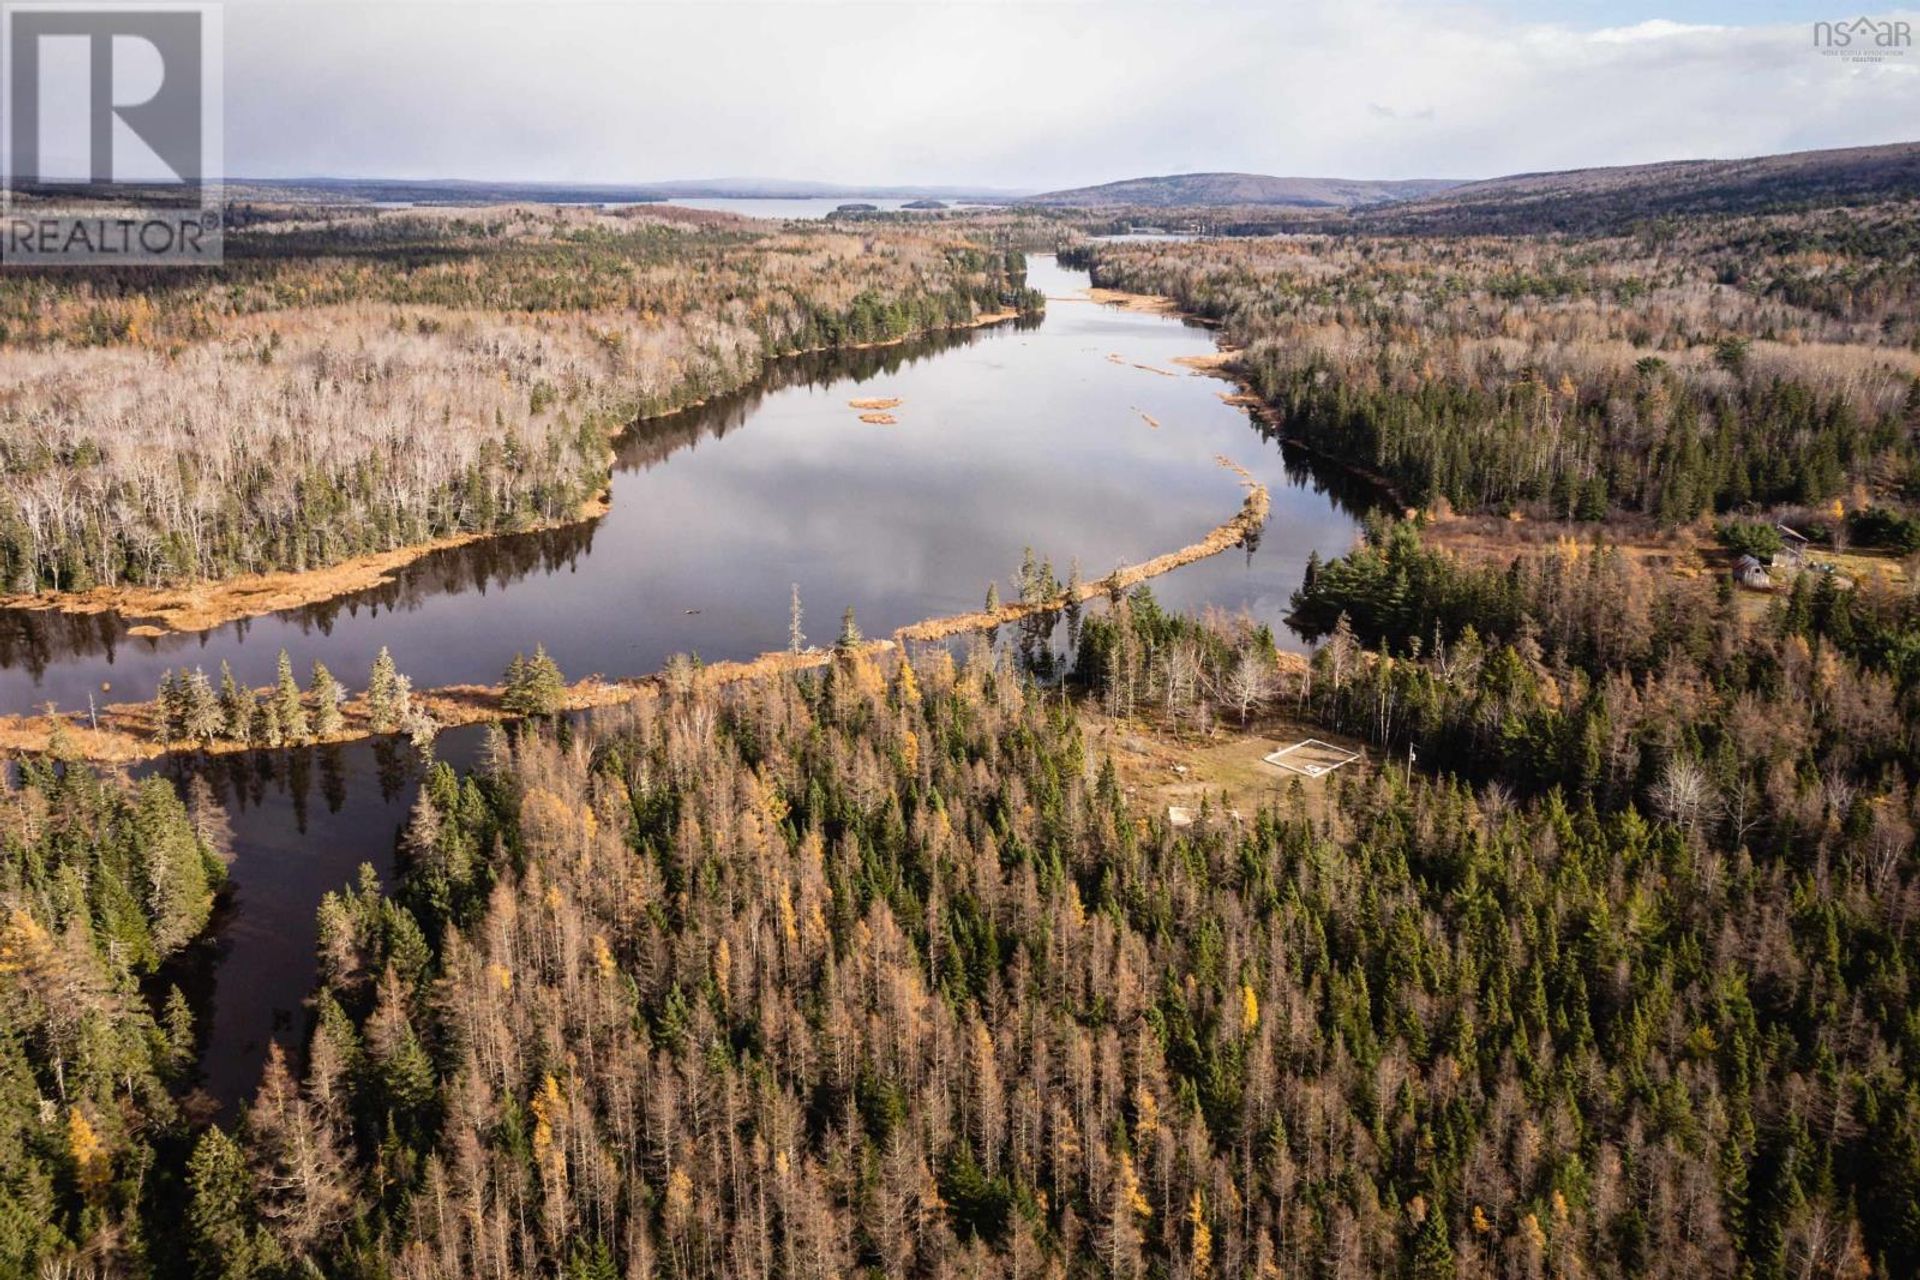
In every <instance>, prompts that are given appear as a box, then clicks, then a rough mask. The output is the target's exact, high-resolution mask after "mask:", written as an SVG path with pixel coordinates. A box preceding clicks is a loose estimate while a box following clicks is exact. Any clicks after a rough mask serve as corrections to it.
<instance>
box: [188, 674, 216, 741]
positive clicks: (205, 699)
mask: <svg viewBox="0 0 1920 1280" xmlns="http://www.w3.org/2000/svg"><path fill="white" fill-rule="evenodd" d="M180 687H181V694H180V700H181V712H180V728H181V731H182V734H183V736H185V737H186V738H187V739H188V740H189V741H192V742H212V741H213V740H214V739H215V738H217V737H219V736H220V734H221V733H222V732H223V731H224V730H225V729H226V727H227V717H226V715H225V713H223V712H222V711H221V709H220V699H219V697H218V696H217V695H216V694H215V693H214V691H213V685H212V684H210V683H208V681H207V673H206V672H204V671H202V670H201V669H200V668H199V667H195V668H194V669H193V673H192V674H191V675H189V676H187V677H186V679H185V680H183V681H181V682H180Z"/></svg>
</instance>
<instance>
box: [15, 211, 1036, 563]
mask: <svg viewBox="0 0 1920 1280" xmlns="http://www.w3.org/2000/svg"><path fill="white" fill-rule="evenodd" d="M1038 306H1039V298H1038V296H1037V295H1036V294H1034V293H1033V292H1032V291H1031V290H1028V289H1027V288H1026V286H1025V275H1024V264H1023V261H1022V259H1021V257H1020V255H1019V253H1018V252H1016V251H1013V250H1009V249H1002V248H999V247H996V246H995V243H994V237H993V236H992V235H991V234H985V235H981V236H980V237H979V238H978V239H977V240H976V239H974V238H970V236H969V233H968V231H967V230H965V229H958V228H949V227H936V228H924V227H921V228H916V227H911V226H905V225H893V226H879V227H874V228H870V229H863V230H862V232H861V233H860V234H857V235H856V234H853V233H849V232H840V231H832V230H826V231H806V232H801V231H784V230H780V229H777V228H776V227H770V226H769V225H768V224H756V223H748V222H744V221H741V220H736V219H718V220H698V219H696V220H691V221H689V220H676V219H673V218H669V217H664V216H659V215H654V214H650V213H648V212H647V211H645V210H644V209H642V210H638V211H629V212H616V213H602V212H599V211H593V210H584V209H544V210H543V209H535V208H509V209H495V210H438V211H435V210H422V211H366V212H361V213H351V212H349V213H340V212H329V211H324V210H288V211H281V216H275V217H268V216H264V215H263V216H260V217H258V218H257V219H254V220H252V221H249V222H247V223H246V225H244V226H242V227H241V228H239V229H237V230H236V231H235V232H234V233H232V235H231V236H230V238H229V243H228V250H227V261H226V262H225V264H224V265H223V266H221V267H219V268H217V269H210V270H207V271H195V272H186V273H181V272H162V271H158V270H151V269H149V270H144V271H142V270H125V271H113V272H100V271H90V272H86V273H84V278H82V277H81V276H75V275H71V274H66V275H62V274H58V273H32V272H9V273H8V274H7V277H6V278H5V280H0V352H4V353H5V359H4V362H0V591H8V592H15V593H28V592H39V591H46V590H68V591H77V590H85V589H87V588H90V587H95V586H118V585H130V586H153V585H159V584H180V583H193V582H200V581H206V580H211V579H218V578H224V577H229V576H232V575H235V574H239V573H244V572H252V571H261V570H272V569H292V570H300V569H309V568H316V567H321V566H325V565H330V564H333V563H336V562H338V561H341V560H343V559H348V558H351V557H353V556H356V555H361V554H365V553H369V552H377V551H385V550H391V549H394V548H397V547H402V546H410V545H416V544H420V543H424V542H428V541H431V540H434V539H437V538H440V537H443V536H447V535H456V534H466V533H493V532H504V531H509V530H514V529H521V528H526V527H530V526H534V525H539V524H547V523H552V522H554V521H557V520H564V519H570V518H573V517H574V516H575V515H576V514H577V513H579V512H580V511H581V509H582V507H583V504H585V503H587V502H588V501H589V500H590V499H592V498H594V497H595V496H597V495H598V494H600V493H601V492H602V490H603V489H604V487H605V484H606V481H607V477H608V463H609V456H610V448H609V441H610V438H611V436H612V434H613V433H614V432H616V431H617V430H618V429H619V428H620V427H622V426H624V425H626V424H627V423H628V422H629V421H631V420H632V419H633V417H635V416H636V415H641V414H652V413H658V412H662V411H664V410H666V409H669V408H672V407H675V406H678V405H682V404H686V403H690V402H692V401H695V400H699V399H702V398H704V397H707V396H709V395H712V394H715V393H716V392H720V391H724V390H731V389H733V388H736V387H739V386H741V385H742V384H744V383H745V382H747V381H749V380H751V379H752V377H753V376H754V375H755V374H756V373H758V371H759V370H760V369H761V367H762V365H763V364H764V362H765V361H766V360H767V359H768V358H770V357H771V356H774V355H777V354H780V353H784V352H792V351H801V350H810V349H814V348H820V347H831V346H839V345H844V344H850V343H865V342H878V341H887V340H892V339H897V338H900V337H903V336H905V335H907V334H910V333H914V332H920V331H926V330H934V329H941V328H947V327H951V326H955V325H963V324H967V323H969V322H971V321H973V320H974V319H975V317H977V316H979V315H981V314H983V313H990V312H999V311H1005V310H1009V309H1022V310H1031V309H1037V307H1038Z"/></svg>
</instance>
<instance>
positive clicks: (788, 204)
mask: <svg viewBox="0 0 1920 1280" xmlns="http://www.w3.org/2000/svg"><path fill="white" fill-rule="evenodd" d="M912 199H913V198H912V197H909V198H905V199H902V198H897V197H890V196H834V197H832V198H831V199H827V198H817V197H809V198H804V199H790V200H789V199H774V198H768V199H752V200H743V199H736V198H733V197H715V198H713V199H701V198H698V197H690V198H687V199H681V198H679V197H675V198H674V199H671V200H667V201H664V202H663V203H666V204H670V205H674V206H677V207H678V208H681V209H707V210H711V211H713V212H715V213H737V214H740V215H742V216H743V217H748V218H800V219H808V220H817V219H820V218H824V217H826V216H827V215H828V214H830V213H832V212H833V211H834V210H835V209H838V208H839V207H840V206H841V205H843V204H870V205H872V206H873V207H874V208H875V209H876V210H878V211H879V212H881V213H897V212H899V211H900V210H902V209H905V208H906V206H907V205H908V204H910V203H911V202H912ZM940 203H941V204H944V205H946V206H948V207H949V208H953V209H959V208H962V207H965V208H968V209H985V208H994V207H996V206H993V205H986V204H976V203H974V202H973V201H966V202H964V203H963V202H960V201H955V200H944V199H943V200H941V201H940ZM910 212H915V213H917V212H920V211H919V210H911V211H910ZM928 212H938V210H929V211H928Z"/></svg>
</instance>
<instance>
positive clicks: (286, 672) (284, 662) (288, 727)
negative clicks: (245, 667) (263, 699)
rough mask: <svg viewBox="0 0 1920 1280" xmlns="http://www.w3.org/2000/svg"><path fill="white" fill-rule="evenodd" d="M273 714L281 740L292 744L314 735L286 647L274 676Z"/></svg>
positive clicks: (281, 652) (282, 651)
mask: <svg viewBox="0 0 1920 1280" xmlns="http://www.w3.org/2000/svg"><path fill="white" fill-rule="evenodd" d="M273 715H274V720H275V722H276V723H277V724H278V726H279V738H280V741H281V742H283V743H286V744H288V745H290V746H291V745H295V744H298V743H302V742H305V741H306V740H307V739H308V738H309V737H311V736H312V730H311V729H310V728H309V726H308V723H307V706H306V702H305V700H304V699H303V698H302V697H301V696H300V685H299V684H298V683H297V682H296V681H295V680H294V678H293V659H291V658H289V657H288V656H287V651H286V650H285V649H282V650H281V651H280V661H279V671H278V674H277V675H276V676H275V678H274V685H273Z"/></svg>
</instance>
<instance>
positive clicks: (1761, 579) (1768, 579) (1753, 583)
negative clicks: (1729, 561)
mask: <svg viewBox="0 0 1920 1280" xmlns="http://www.w3.org/2000/svg"><path fill="white" fill-rule="evenodd" d="M1733 580H1734V581H1735V582H1737V583H1739V584H1740V585H1741V586H1743V587H1748V588H1751V589H1752V590H1754V591H1771V590H1773V576H1772V575H1771V574H1769V573H1768V572H1767V566H1765V565H1764V564H1761V563H1760V561H1759V560H1758V559H1757V558H1756V557H1754V556H1741V557H1740V558H1739V559H1738V560H1736V561H1734V562H1733Z"/></svg>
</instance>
